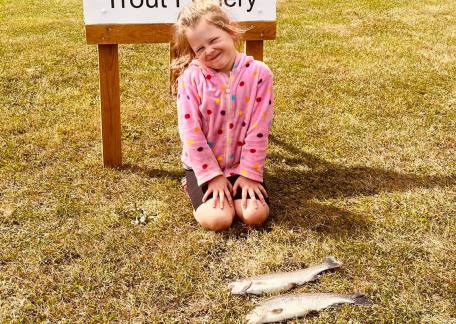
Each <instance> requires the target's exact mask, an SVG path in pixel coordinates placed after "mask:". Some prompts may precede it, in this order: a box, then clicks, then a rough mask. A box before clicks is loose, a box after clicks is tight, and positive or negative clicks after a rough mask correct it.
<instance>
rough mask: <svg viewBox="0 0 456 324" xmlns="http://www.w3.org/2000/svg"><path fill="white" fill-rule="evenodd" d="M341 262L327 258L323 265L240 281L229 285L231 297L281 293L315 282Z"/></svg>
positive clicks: (330, 257)
mask: <svg viewBox="0 0 456 324" xmlns="http://www.w3.org/2000/svg"><path fill="white" fill-rule="evenodd" d="M341 265H342V262H339V261H337V260H336V259H335V258H334V257H332V256H329V257H326V258H325V259H324V260H323V263H321V264H318V265H314V266H311V267H308V268H306V269H302V270H298V271H293V272H278V273H273V274H268V275H261V276H257V277H252V278H247V279H242V280H238V281H234V282H232V283H230V284H229V288H230V289H231V293H232V294H233V295H245V294H253V295H261V294H265V293H273V292H283V291H287V290H290V289H292V288H294V287H297V286H301V285H303V284H305V283H306V282H310V281H315V280H317V279H318V277H319V276H318V275H319V274H320V273H321V272H323V271H326V270H329V269H334V268H338V267H340V266H341Z"/></svg>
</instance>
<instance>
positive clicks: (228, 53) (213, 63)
mask: <svg viewBox="0 0 456 324" xmlns="http://www.w3.org/2000/svg"><path fill="white" fill-rule="evenodd" d="M186 36H187V40H188V42H189V44H190V47H191V48H192V50H193V52H194V53H195V55H196V57H197V58H198V59H199V60H200V62H201V63H202V64H203V65H205V66H206V67H209V68H211V69H214V70H217V71H220V72H228V71H231V68H232V67H233V64H234V61H235V59H236V54H237V51H236V48H235V46H234V39H233V37H232V36H231V35H230V34H229V33H227V32H226V31H224V30H223V29H221V28H219V27H217V26H215V25H214V24H211V23H210V22H208V21H207V20H206V19H204V18H203V19H201V20H200V21H199V22H198V24H197V25H196V26H195V28H192V29H189V30H188V31H187V33H186Z"/></svg>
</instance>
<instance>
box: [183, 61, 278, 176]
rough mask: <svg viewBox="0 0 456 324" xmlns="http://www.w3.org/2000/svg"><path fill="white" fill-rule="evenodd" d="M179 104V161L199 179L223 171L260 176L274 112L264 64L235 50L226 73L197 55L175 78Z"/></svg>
mask: <svg viewBox="0 0 456 324" xmlns="http://www.w3.org/2000/svg"><path fill="white" fill-rule="evenodd" d="M177 106H178V126H179V135H180V138H181V141H182V145H183V149H182V162H183V163H184V166H186V167H187V168H191V169H193V171H194V172H195V175H196V179H197V181H198V185H202V184H203V183H205V182H207V181H209V180H211V179H212V178H214V177H216V176H218V175H222V174H223V175H224V176H225V177H229V176H232V175H236V174H240V175H242V176H244V177H246V178H249V179H252V180H255V181H258V182H262V181H263V169H264V162H265V159H266V150H267V145H268V135H269V129H270V126H271V121H272V116H273V92H272V73H271V70H270V69H269V68H268V67H267V65H266V64H264V63H263V62H260V61H256V60H254V59H253V57H251V56H247V55H246V54H244V53H238V54H237V56H236V60H235V63H234V65H233V69H232V70H231V71H230V72H229V74H228V73H222V72H217V71H215V70H213V69H210V68H207V67H204V66H202V65H201V64H200V63H199V61H198V60H197V59H195V60H194V61H193V62H192V63H191V64H190V65H189V67H188V68H187V69H186V70H185V71H184V73H182V75H181V76H180V77H179V78H178V94H177Z"/></svg>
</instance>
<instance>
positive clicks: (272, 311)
mask: <svg viewBox="0 0 456 324" xmlns="http://www.w3.org/2000/svg"><path fill="white" fill-rule="evenodd" d="M282 312H283V308H274V309H273V310H271V313H272V314H280V313H282Z"/></svg>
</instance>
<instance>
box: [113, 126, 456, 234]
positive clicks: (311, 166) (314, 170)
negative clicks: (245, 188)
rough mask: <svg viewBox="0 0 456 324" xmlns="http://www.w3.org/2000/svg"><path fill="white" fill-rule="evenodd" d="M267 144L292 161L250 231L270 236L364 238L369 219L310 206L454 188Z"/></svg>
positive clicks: (153, 174) (276, 172)
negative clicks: (264, 216) (282, 230)
mask: <svg viewBox="0 0 456 324" xmlns="http://www.w3.org/2000/svg"><path fill="white" fill-rule="evenodd" d="M270 141H271V143H272V144H274V145H277V146H279V147H281V148H282V149H283V150H285V151H287V152H288V153H290V154H291V155H292V158H291V159H290V158H286V163H287V168H280V167H277V166H275V167H274V168H273V169H271V170H269V171H270V172H269V173H268V174H267V176H266V181H267V185H268V190H269V194H270V196H271V201H272V207H273V209H272V213H271V217H270V220H269V221H268V222H267V223H266V224H264V225H263V226H261V227H257V228H255V230H257V231H266V232H267V231H270V229H271V225H272V221H273V222H274V223H276V224H281V225H285V226H286V227H288V228H291V229H298V228H303V227H304V228H308V229H309V230H312V231H315V232H321V233H324V234H329V235H332V236H337V237H345V236H352V235H356V234H357V233H364V234H365V233H366V232H368V231H369V224H370V223H371V222H372V220H371V219H370V218H369V216H367V215H361V214H357V213H353V212H350V211H347V210H345V209H341V208H338V207H334V206H329V205H326V204H322V203H317V202H315V201H312V200H313V199H318V200H325V199H335V198H344V197H356V196H373V195H376V194H379V193H381V192H394V191H407V190H411V189H413V188H417V187H420V188H431V187H443V186H447V185H454V184H456V175H451V176H417V175H413V174H401V173H398V172H394V171H389V170H382V169H379V168H370V167H363V166H356V167H345V166H343V165H340V164H335V163H330V162H327V161H325V160H323V159H320V158H317V157H315V156H313V155H311V154H308V153H306V152H304V151H302V150H301V149H299V148H297V147H295V146H293V145H291V144H289V143H287V142H285V141H283V140H281V139H279V138H277V137H276V136H274V135H270ZM269 158H270V159H271V160H272V161H282V160H283V159H285V157H283V156H280V155H277V154H275V155H274V154H271V155H269ZM293 166H307V169H306V170H297V169H293V168H289V167H293ZM119 170H128V171H131V172H135V173H141V174H144V175H146V176H148V177H150V178H160V177H169V178H171V179H176V180H180V178H181V177H182V176H183V172H181V171H168V170H162V169H149V168H144V167H141V166H137V165H131V164H125V165H123V166H122V167H120V168H119ZM250 230H251V228H250V227H247V226H244V225H243V224H240V223H239V222H237V224H235V225H234V226H233V228H232V231H229V234H228V235H229V236H235V237H243V236H246V235H247V234H248V232H249V231H250Z"/></svg>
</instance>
